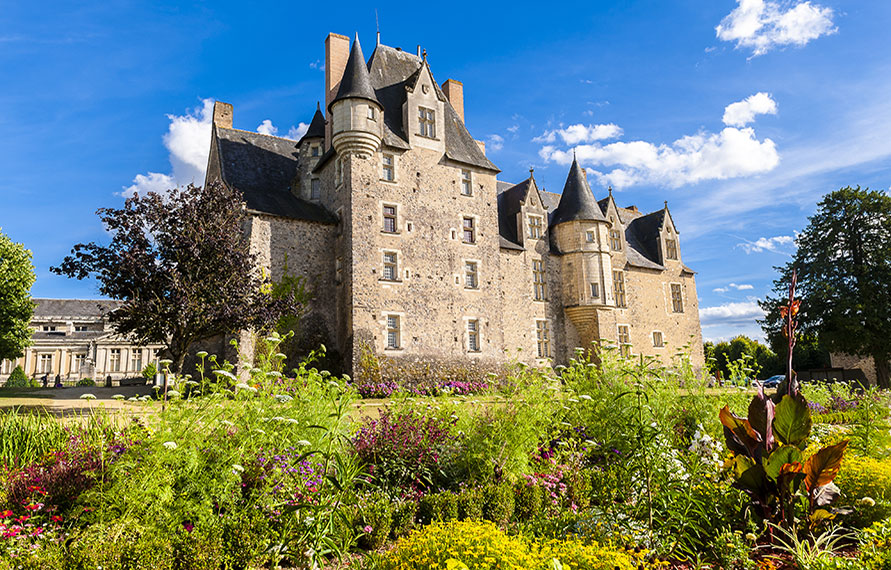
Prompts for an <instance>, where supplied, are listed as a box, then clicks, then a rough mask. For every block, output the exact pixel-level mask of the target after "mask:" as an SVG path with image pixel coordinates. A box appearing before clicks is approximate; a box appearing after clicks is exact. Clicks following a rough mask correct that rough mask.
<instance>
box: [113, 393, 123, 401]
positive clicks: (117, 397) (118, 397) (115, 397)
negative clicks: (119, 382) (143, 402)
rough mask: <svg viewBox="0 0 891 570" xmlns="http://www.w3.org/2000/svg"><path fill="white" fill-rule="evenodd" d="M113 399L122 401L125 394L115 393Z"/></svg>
mask: <svg viewBox="0 0 891 570" xmlns="http://www.w3.org/2000/svg"><path fill="white" fill-rule="evenodd" d="M111 399H112V400H117V401H121V400H123V399H124V395H123V394H115V395H114V396H112V397H111Z"/></svg>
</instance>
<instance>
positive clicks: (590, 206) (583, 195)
mask: <svg viewBox="0 0 891 570" xmlns="http://www.w3.org/2000/svg"><path fill="white" fill-rule="evenodd" d="M574 220H594V221H598V222H605V221H606V218H605V217H604V216H603V211H601V209H600V206H599V205H598V204H597V200H595V199H594V194H593V193H592V192H591V187H590V186H588V180H587V179H586V178H585V173H584V172H582V168H581V167H580V166H579V163H578V161H577V160H576V159H575V156H573V157H572V166H570V167H569V176H567V177H566V184H565V185H564V186H563V194H562V195H561V196H560V204H559V205H558V206H557V209H556V210H554V214H553V217H552V218H551V225H552V226H556V225H557V224H562V223H563V222H571V221H574Z"/></svg>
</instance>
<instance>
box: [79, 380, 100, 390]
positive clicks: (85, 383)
mask: <svg viewBox="0 0 891 570" xmlns="http://www.w3.org/2000/svg"><path fill="white" fill-rule="evenodd" d="M77 385H78V386H84V387H91V388H92V387H93V386H95V385H96V382H95V381H94V380H93V379H92V378H81V379H80V380H78V381H77Z"/></svg>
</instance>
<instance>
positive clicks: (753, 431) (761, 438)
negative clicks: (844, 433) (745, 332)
mask: <svg viewBox="0 0 891 570" xmlns="http://www.w3.org/2000/svg"><path fill="white" fill-rule="evenodd" d="M796 280H797V275H796V273H795V272H794V271H793V273H792V283H791V284H790V286H789V301H788V304H787V305H785V306H783V307H781V308H780V313H781V315H782V317H783V320H784V324H783V334H784V335H785V336H786V338H787V339H788V342H789V359H788V362H787V369H786V378H785V380H784V381H783V383H782V384H780V386H779V388H778V389H777V391H776V394H774V395H773V396H772V397H768V396H766V395H765V394H764V389H763V387H760V386H759V388H758V394H757V395H756V396H755V397H754V398H753V399H752V402H751V403H750V404H749V410H748V417H747V418H741V417H739V416H736V415H735V414H733V413H731V412H730V409H729V408H728V407H727V406H725V407H724V409H722V410H721V412H720V415H719V417H720V420H721V423H722V424H723V426H724V437H725V439H726V441H727V447H728V449H730V451H732V452H733V454H734V457H733V460H732V461H733V466H732V468H733V474H734V477H735V483H734V486H736V487H737V488H739V489H741V490H742V491H744V492H745V493H746V494H747V495H748V496H749V499H750V501H751V504H752V506H753V508H754V509H755V512H756V513H757V514H758V515H759V516H760V517H761V519H763V520H764V521H766V522H769V523H772V524H774V525H780V526H782V527H784V528H786V529H787V530H790V531H792V530H793V529H794V524H795V507H796V504H797V503H803V504H804V506H805V507H806V509H807V514H808V517H809V520H810V524H811V526H812V527H814V526H816V525H818V524H819V523H820V522H821V521H825V520H828V519H832V518H834V517H835V516H836V514H837V513H838V512H839V511H837V510H835V509H833V508H832V507H831V504H832V503H833V501H835V499H837V498H838V495H839V489H838V487H836V486H835V484H833V482H832V481H833V479H835V476H836V475H837V474H838V470H839V468H840V467H841V462H842V458H843V456H844V453H845V449H846V448H847V446H848V442H847V440H846V441H842V442H841V443H838V444H836V445H831V446H828V447H824V448H822V449H820V450H819V451H818V452H817V453H815V454H813V455H811V456H810V457H808V458H807V459H806V460H804V461H802V460H803V457H802V451H803V450H804V449H805V447H807V440H808V437H809V436H810V432H811V412H810V409H809V408H808V405H807V402H806V401H805V399H804V396H803V395H802V394H801V386H800V384H799V382H798V378H797V375H796V373H795V371H794V370H793V369H792V351H793V349H794V347H795V331H796V329H797V328H798V320H797V319H796V316H797V315H798V308H799V304H800V302H801V301H799V300H798V299H796V298H795V285H796ZM768 528H772V527H771V526H770V525H769V526H768Z"/></svg>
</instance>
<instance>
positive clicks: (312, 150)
mask: <svg viewBox="0 0 891 570" xmlns="http://www.w3.org/2000/svg"><path fill="white" fill-rule="evenodd" d="M309 155H310V156H312V157H313V158H318V157H320V156H322V147H320V146H319V145H317V144H314V145H312V146H311V147H309Z"/></svg>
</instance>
